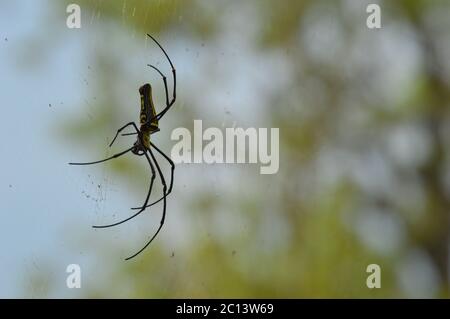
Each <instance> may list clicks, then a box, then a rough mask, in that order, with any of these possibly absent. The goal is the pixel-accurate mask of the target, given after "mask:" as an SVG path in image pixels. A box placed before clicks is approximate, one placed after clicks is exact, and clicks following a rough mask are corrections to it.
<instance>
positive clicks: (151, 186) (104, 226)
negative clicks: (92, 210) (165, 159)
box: [92, 152, 156, 228]
mask: <svg viewBox="0 0 450 319" xmlns="http://www.w3.org/2000/svg"><path fill="white" fill-rule="evenodd" d="M144 155H145V157H146V158H147V161H148V164H149V165H150V168H151V170H152V178H151V180H150V187H149V189H148V193H147V197H146V198H145V202H144V205H143V206H142V208H141V209H140V210H139V211H138V212H137V213H136V214H134V215H131V216H130V217H128V218H125V219H123V220H121V221H118V222H116V223H113V224H108V225H100V226H92V227H93V228H108V227H113V226H117V225H120V224H123V223H125V222H127V221H129V220H130V219H133V218H135V217H136V216H138V215H139V214H141V213H142V212H143V211H144V210H145V208H146V205H147V203H148V200H149V199H150V195H151V193H152V188H153V182H154V180H155V176H156V174H155V168H154V167H153V164H152V161H151V160H150V158H149V157H148V155H147V153H146V152H144Z"/></svg>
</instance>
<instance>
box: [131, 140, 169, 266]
mask: <svg viewBox="0 0 450 319" xmlns="http://www.w3.org/2000/svg"><path fill="white" fill-rule="evenodd" d="M148 152H149V153H150V156H151V157H152V160H153V162H154V163H155V165H156V169H157V170H158V174H159V177H160V178H161V183H162V184H163V193H164V196H163V203H164V204H163V213H162V217H161V221H160V223H159V227H158V229H157V230H156V233H155V234H154V235H153V236H152V238H150V240H149V241H148V242H147V243H146V244H145V246H144V247H142V248H141V249H140V250H139V251H138V252H137V253H135V254H134V255H132V256H130V257H128V258H125V260H130V259H131V258H134V257H136V256H137V255H139V254H140V253H141V252H142V251H144V249H145V248H147V247H148V245H150V244H151V242H152V241H153V239H155V238H156V236H157V235H158V233H159V232H160V230H161V228H162V227H163V225H164V220H165V219H166V191H167V186H166V181H165V179H164V175H163V173H162V171H161V168H160V167H159V164H158V162H157V161H156V158H155V156H154V155H153V152H152V150H151V149H148ZM145 156H146V157H147V159H148V160H149V161H150V158H149V157H148V154H147V153H145ZM144 206H145V205H144ZM143 209H144V208H143Z"/></svg>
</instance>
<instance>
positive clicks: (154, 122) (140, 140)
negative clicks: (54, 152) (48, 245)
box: [69, 34, 177, 260]
mask: <svg viewBox="0 0 450 319" xmlns="http://www.w3.org/2000/svg"><path fill="white" fill-rule="evenodd" d="M147 36H148V37H149V38H151V39H152V40H153V41H154V42H155V43H156V44H157V45H158V46H159V48H160V49H161V50H162V52H163V53H164V55H165V56H166V58H167V60H168V61H169V63H170V66H171V67H172V75H173V92H172V98H171V100H169V90H168V88H167V78H166V76H165V75H164V74H163V73H162V72H161V71H160V70H159V69H158V68H157V67H156V66H154V65H151V64H147V66H149V67H151V68H153V69H154V70H156V71H157V72H158V73H159V74H160V75H161V77H162V80H163V82H164V90H165V96H166V106H165V108H164V109H163V110H162V111H161V112H160V113H158V114H156V111H155V106H154V104H153V98H152V86H151V85H150V84H149V83H146V84H144V85H142V86H141V87H140V88H139V93H140V96H141V111H140V117H139V120H140V127H138V126H137V125H136V123H135V122H129V123H127V124H125V125H124V126H122V127H121V128H119V129H118V130H117V132H116V135H115V136H114V138H113V140H112V141H111V143H110V144H109V147H111V146H112V145H113V144H114V142H115V140H116V139H117V137H118V135H119V134H121V133H122V131H123V130H124V129H125V128H127V127H130V126H131V127H133V128H134V130H135V132H132V133H122V134H121V135H122V136H127V135H137V138H136V142H134V144H133V146H132V147H130V148H129V149H127V150H125V151H122V152H120V153H117V154H114V155H113V156H110V157H108V158H105V159H102V160H99V161H94V162H86V163H69V164H70V165H92V164H98V163H102V162H106V161H109V160H111V159H114V158H117V157H119V156H122V155H124V154H127V153H128V152H130V151H131V152H132V153H133V154H135V155H137V156H145V158H146V159H147V162H148V164H149V166H150V170H151V172H152V176H151V179H150V186H149V189H148V193H147V196H146V198H145V201H144V204H143V205H142V206H140V207H134V208H132V209H134V210H138V211H137V212H136V213H135V214H133V215H131V216H130V217H128V218H126V219H123V220H120V221H118V222H115V223H112V224H108V225H100V226H92V227H93V228H108V227H113V226H117V225H120V224H122V223H125V222H127V221H129V220H130V219H133V218H135V217H136V216H138V215H139V214H141V213H142V212H143V211H144V210H145V209H146V208H148V207H150V206H153V205H155V204H156V203H159V202H160V201H163V213H162V217H161V221H160V224H159V227H158V229H157V230H156V232H155V233H154V235H153V236H152V237H151V238H150V240H148V241H147V243H146V244H145V245H144V247H142V248H141V249H140V250H139V251H137V252H136V253H135V254H133V255H132V256H130V257H128V258H126V259H125V260H130V259H132V258H134V257H136V256H137V255H139V254H140V253H141V252H142V251H144V250H145V249H146V248H147V247H148V245H150V243H151V242H152V241H153V240H154V239H155V238H156V236H157V235H158V233H159V232H160V230H161V228H162V226H163V225H164V220H165V218H166V197H167V196H168V195H169V194H170V193H171V192H172V186H173V173H174V170H175V165H174V163H173V161H172V160H171V159H170V157H169V156H167V155H166V154H164V152H163V151H161V150H160V149H159V148H158V147H157V146H156V145H155V144H153V143H152V142H151V141H150V136H151V135H152V134H154V133H156V132H158V131H159V120H160V119H161V118H162V117H163V116H164V114H166V112H167V111H168V110H169V109H170V107H171V106H172V105H173V104H174V103H175V99H176V83H177V81H176V78H177V77H176V71H175V68H174V66H173V64H172V61H171V60H170V58H169V56H168V54H167V53H166V51H165V50H164V48H163V47H162V46H161V45H160V44H159V42H158V41H156V39H155V38H154V37H152V36H151V35H150V34H147ZM152 149H154V150H156V152H157V153H159V154H160V155H161V156H162V157H164V159H165V160H166V161H167V162H168V163H169V164H170V166H171V176H170V185H169V189H167V185H166V181H165V179H164V175H163V173H162V171H161V168H160V166H159V164H158V161H157V160H156V158H155V155H154V153H153V151H152ZM149 155H150V156H149ZM153 164H154V165H153ZM155 166H156V170H157V171H158V175H159V177H160V179H161V183H162V185H163V195H162V196H161V198H159V199H158V200H156V201H154V202H153V203H150V204H149V203H148V202H149V199H150V195H151V193H152V187H153V182H154V180H155V178H156V172H155Z"/></svg>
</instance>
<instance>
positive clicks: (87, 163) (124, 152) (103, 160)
mask: <svg viewBox="0 0 450 319" xmlns="http://www.w3.org/2000/svg"><path fill="white" fill-rule="evenodd" d="M133 147H134V146H132V147H130V148H129V149H127V150H125V151H123V152H120V153H117V154H114V155H113V156H110V157H108V158H105V159H102V160H99V161H95V162H86V163H69V165H92V164H97V163H102V162H106V161H109V160H111V159H114V158H117V157H119V156H122V155H124V154H126V153H128V152H129V151H131V150H132V149H133Z"/></svg>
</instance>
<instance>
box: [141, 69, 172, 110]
mask: <svg viewBox="0 0 450 319" xmlns="http://www.w3.org/2000/svg"><path fill="white" fill-rule="evenodd" d="M147 66H149V67H151V68H153V69H155V70H156V72H158V73H159V74H160V75H161V77H162V79H163V82H164V91H165V94H166V105H169V103H170V102H169V89H168V88H167V77H166V76H165V75H164V74H163V73H162V72H161V71H160V70H159V69H158V68H157V67H156V66H154V65H151V64H147Z"/></svg>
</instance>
